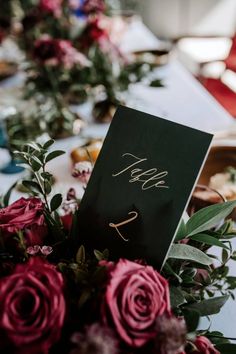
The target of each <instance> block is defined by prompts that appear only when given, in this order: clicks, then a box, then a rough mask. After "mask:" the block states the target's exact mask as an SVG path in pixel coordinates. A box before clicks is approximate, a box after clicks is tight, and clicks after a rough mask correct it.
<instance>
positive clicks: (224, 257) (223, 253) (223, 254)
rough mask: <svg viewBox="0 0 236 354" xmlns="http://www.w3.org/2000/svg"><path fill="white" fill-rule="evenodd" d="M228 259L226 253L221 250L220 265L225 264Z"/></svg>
mask: <svg viewBox="0 0 236 354" xmlns="http://www.w3.org/2000/svg"><path fill="white" fill-rule="evenodd" d="M228 258H229V256H228V252H227V251H226V250H225V249H223V250H222V263H227V261H228Z"/></svg>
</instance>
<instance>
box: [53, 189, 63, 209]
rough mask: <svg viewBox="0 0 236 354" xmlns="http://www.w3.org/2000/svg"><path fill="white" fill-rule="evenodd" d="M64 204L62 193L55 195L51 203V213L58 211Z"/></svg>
mask: <svg viewBox="0 0 236 354" xmlns="http://www.w3.org/2000/svg"><path fill="white" fill-rule="evenodd" d="M61 203H62V195H61V194H60V193H58V194H55V195H54V196H53V197H52V199H51V202H50V209H51V211H54V210H56V209H57V208H59V206H60V205H61Z"/></svg>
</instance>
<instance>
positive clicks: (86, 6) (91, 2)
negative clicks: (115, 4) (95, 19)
mask: <svg viewBox="0 0 236 354" xmlns="http://www.w3.org/2000/svg"><path fill="white" fill-rule="evenodd" d="M80 10H81V11H82V12H83V13H84V14H85V15H91V14H98V13H102V12H104V11H105V10H106V5H105V2H104V0H85V1H84V2H83V4H82V6H81V7H80Z"/></svg>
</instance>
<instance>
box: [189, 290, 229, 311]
mask: <svg viewBox="0 0 236 354" xmlns="http://www.w3.org/2000/svg"><path fill="white" fill-rule="evenodd" d="M228 299H229V295H223V296H218V297H214V298H211V299H206V300H202V301H201V302H197V303H195V304H191V305H188V306H187V307H186V308H187V309H189V310H197V311H198V312H199V313H200V315H201V316H209V315H215V314H216V313H219V312H220V309H221V308H222V306H224V304H225V303H226V301H227V300H228Z"/></svg>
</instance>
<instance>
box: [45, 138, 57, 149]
mask: <svg viewBox="0 0 236 354" xmlns="http://www.w3.org/2000/svg"><path fill="white" fill-rule="evenodd" d="M54 142H55V141H54V140H53V139H50V140H48V141H46V143H45V144H44V145H43V149H45V150H46V149H48V148H49V147H50V146H52V145H53V144H54Z"/></svg>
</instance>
